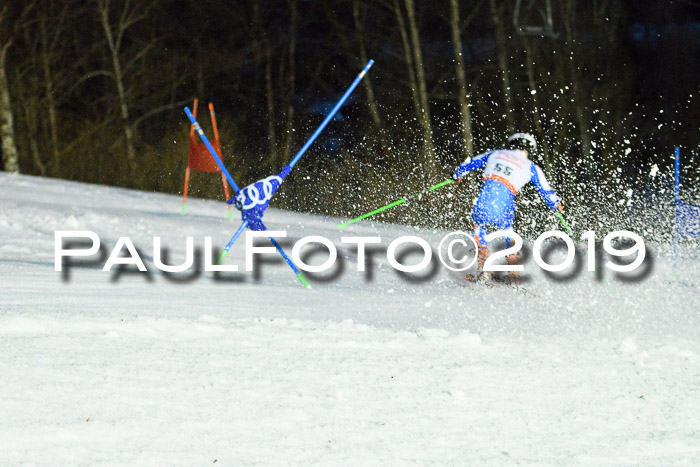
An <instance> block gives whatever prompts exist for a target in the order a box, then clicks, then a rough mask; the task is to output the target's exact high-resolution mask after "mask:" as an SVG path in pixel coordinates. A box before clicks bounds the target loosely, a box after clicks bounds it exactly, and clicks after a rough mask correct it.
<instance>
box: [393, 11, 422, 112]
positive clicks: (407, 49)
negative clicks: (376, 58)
mask: <svg viewBox="0 0 700 467" xmlns="http://www.w3.org/2000/svg"><path fill="white" fill-rule="evenodd" d="M394 12H395V13H396V19H397V21H398V23H399V32H400V33H401V43H402V44H403V53H404V58H405V59H406V65H407V66H408V78H409V80H410V83H411V98H412V100H413V108H414V110H415V111H416V117H417V118H420V115H421V109H420V98H419V97H418V85H417V84H416V72H415V70H414V67H413V55H412V54H411V44H410V43H409V42H408V33H407V32H406V23H405V22H404V20H403V13H402V12H401V6H400V5H399V1H398V0H394Z"/></svg>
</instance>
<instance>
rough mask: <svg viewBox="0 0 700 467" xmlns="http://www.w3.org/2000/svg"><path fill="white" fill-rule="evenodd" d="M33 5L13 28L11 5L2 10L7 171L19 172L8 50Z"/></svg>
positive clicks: (0, 104)
mask: <svg viewBox="0 0 700 467" xmlns="http://www.w3.org/2000/svg"><path fill="white" fill-rule="evenodd" d="M33 6H34V2H32V3H30V4H28V5H27V6H25V7H24V9H23V11H22V15H21V18H20V20H19V21H15V22H14V27H13V28H12V30H10V26H9V22H10V20H9V18H8V8H9V5H8V4H6V5H5V6H4V7H3V9H2V10H0V139H2V157H3V162H4V165H5V171H7V172H19V153H18V152H17V144H16V137H15V124H14V115H13V113H12V102H11V101H10V87H9V84H8V81H7V51H8V50H9V48H10V47H11V46H12V44H13V43H14V41H15V38H16V36H17V33H18V32H19V30H20V29H21V28H22V27H23V26H24V22H25V18H26V16H27V14H29V11H30V10H31V9H32V8H33Z"/></svg>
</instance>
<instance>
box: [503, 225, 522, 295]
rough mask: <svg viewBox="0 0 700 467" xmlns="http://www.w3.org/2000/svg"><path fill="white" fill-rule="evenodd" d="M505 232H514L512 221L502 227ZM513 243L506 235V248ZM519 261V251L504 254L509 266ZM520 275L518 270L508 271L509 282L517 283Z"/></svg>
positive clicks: (515, 264)
mask: <svg viewBox="0 0 700 467" xmlns="http://www.w3.org/2000/svg"><path fill="white" fill-rule="evenodd" d="M503 230H505V231H506V232H507V233H511V232H512V233H515V231H514V230H513V225H512V223H509V224H508V225H507V227H506V228H504V229H503ZM513 245H515V241H514V240H513V239H512V238H511V237H506V248H510V247H512V246H513ZM519 261H520V252H519V251H518V252H515V253H513V254H510V255H508V256H506V262H507V263H508V265H509V266H517V265H518V264H519ZM519 277H520V271H508V279H509V282H511V283H514V284H517V283H518V279H519Z"/></svg>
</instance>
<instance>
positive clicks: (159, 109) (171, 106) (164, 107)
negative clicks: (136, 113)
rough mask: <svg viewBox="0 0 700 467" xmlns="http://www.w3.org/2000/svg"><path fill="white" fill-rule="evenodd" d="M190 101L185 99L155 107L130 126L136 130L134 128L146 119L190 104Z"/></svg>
mask: <svg viewBox="0 0 700 467" xmlns="http://www.w3.org/2000/svg"><path fill="white" fill-rule="evenodd" d="M191 100H192V98H187V99H183V100H181V101H178V102H173V103H172V104H166V105H162V106H160V107H156V108H155V109H153V110H151V111H149V112H146V113H145V114H143V115H141V116H140V117H139V118H137V119H136V120H134V123H133V124H132V126H133V127H134V128H136V127H138V125H139V124H140V123H141V122H142V121H144V120H146V119H147V118H149V117H152V116H154V115H156V114H159V113H161V112H165V111H166V110H171V109H174V108H175V107H179V106H181V105H185V104H187V103H188V102H190V101H191Z"/></svg>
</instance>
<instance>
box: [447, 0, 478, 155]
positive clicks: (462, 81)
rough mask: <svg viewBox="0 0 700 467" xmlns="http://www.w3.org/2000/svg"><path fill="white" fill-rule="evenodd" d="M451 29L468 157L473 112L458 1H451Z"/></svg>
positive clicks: (472, 151)
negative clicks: (468, 88) (463, 53)
mask: <svg viewBox="0 0 700 467" xmlns="http://www.w3.org/2000/svg"><path fill="white" fill-rule="evenodd" d="M450 7H451V8H450V11H451V16H450V28H451V29H452V42H453V44H454V52H455V66H456V71H457V99H458V101H459V109H460V115H461V117H462V138H463V139H464V151H465V154H466V155H467V156H471V155H473V154H474V143H473V141H472V139H473V136H472V122H471V111H470V110H469V96H468V95H467V74H466V71H465V67H464V57H463V55H462V35H461V34H460V27H459V5H458V3H457V0H450Z"/></svg>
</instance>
